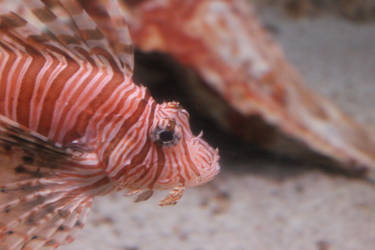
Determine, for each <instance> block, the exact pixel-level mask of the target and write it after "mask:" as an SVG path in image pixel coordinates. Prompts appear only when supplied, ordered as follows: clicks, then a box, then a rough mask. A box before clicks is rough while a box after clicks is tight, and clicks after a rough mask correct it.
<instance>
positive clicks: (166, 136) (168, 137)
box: [159, 130, 173, 142]
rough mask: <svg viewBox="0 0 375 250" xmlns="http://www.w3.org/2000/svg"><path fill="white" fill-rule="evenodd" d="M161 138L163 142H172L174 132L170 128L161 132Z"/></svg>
mask: <svg viewBox="0 0 375 250" xmlns="http://www.w3.org/2000/svg"><path fill="white" fill-rule="evenodd" d="M159 138H160V141H162V142H170V141H172V140H173V133H172V132H171V131H169V130H166V131H162V132H160V134H159Z"/></svg>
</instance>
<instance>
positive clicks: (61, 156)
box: [0, 0, 219, 250]
mask: <svg viewBox="0 0 375 250" xmlns="http://www.w3.org/2000/svg"><path fill="white" fill-rule="evenodd" d="M118 10H119V8H117V2H116V1H100V0H94V1H84V0H81V1H74V0H61V1H52V0H51V1H49V0H44V1H39V0H27V1H11V0H9V1H7V0H6V1H2V2H0V215H1V216H0V249H1V250H2V249H39V248H40V247H47V248H49V247H51V248H52V247H58V246H60V245H61V244H65V243H69V242H71V241H72V240H73V235H74V232H75V231H76V230H77V229H80V228H82V227H83V224H84V220H85V218H86V216H87V213H88V211H89V207H90V205H91V203H92V201H93V198H94V197H95V196H97V195H104V194H107V193H109V192H111V191H115V190H117V191H118V190H127V191H128V192H130V193H140V195H139V196H138V198H137V201H141V200H146V199H148V198H149V197H150V196H151V195H152V192H153V190H155V189H171V190H172V191H171V193H170V194H169V195H168V196H167V197H166V198H165V199H164V200H163V201H161V203H160V205H171V204H175V203H176V201H177V200H178V199H179V198H180V197H181V196H182V193H183V190H184V188H185V187H189V186H196V185H199V184H201V183H204V182H207V181H209V180H211V179H212V178H213V177H214V176H215V175H216V174H217V173H218V171H219V165H218V160H219V156H218V152H217V150H214V149H212V148H211V147H210V146H209V145H208V144H207V143H206V142H205V141H204V140H203V139H202V138H201V136H194V135H193V134H192V132H191V130H190V126H189V121H188V120H189V115H188V113H187V111H185V110H184V109H183V108H182V107H181V106H180V105H179V104H178V103H176V102H169V103H162V104H159V103H157V102H155V100H154V99H153V98H152V97H151V95H150V93H149V92H148V90H147V89H146V88H145V87H143V86H139V85H136V84H135V83H134V82H133V80H132V70H133V65H132V57H133V54H132V49H131V47H132V43H131V40H130V37H129V33H128V31H127V26H126V22H125V21H124V20H123V17H122V16H121V15H122V14H120V13H117V11H118Z"/></svg>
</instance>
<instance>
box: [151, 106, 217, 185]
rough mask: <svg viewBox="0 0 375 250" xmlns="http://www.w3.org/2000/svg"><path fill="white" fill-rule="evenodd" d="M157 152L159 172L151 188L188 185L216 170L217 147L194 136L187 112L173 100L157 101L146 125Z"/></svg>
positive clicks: (209, 177)
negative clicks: (148, 123)
mask: <svg viewBox="0 0 375 250" xmlns="http://www.w3.org/2000/svg"><path fill="white" fill-rule="evenodd" d="M150 137H151V141H152V143H153V147H154V150H155V151H156V152H157V154H158V159H159V161H158V162H154V164H156V165H157V166H155V167H157V168H159V171H160V173H159V176H158V178H157V181H156V183H155V188H160V189H167V188H171V187H176V186H184V187H192V186H197V185H200V184H203V183H205V182H208V181H210V180H212V179H213V178H214V177H215V176H216V175H217V174H218V173H219V170H220V166H219V163H218V161H219V153H218V149H213V148H212V147H211V146H210V145H209V144H208V143H207V142H206V141H204V140H203V138H202V133H200V135H198V136H194V135H193V133H192V131H191V129H190V125H189V113H188V112H187V111H186V110H185V109H183V108H182V107H181V106H180V104H179V103H177V102H168V103H163V104H158V105H157V107H156V111H155V116H154V121H153V123H152V127H151V129H150Z"/></svg>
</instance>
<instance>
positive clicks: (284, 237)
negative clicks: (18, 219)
mask: <svg viewBox="0 0 375 250" xmlns="http://www.w3.org/2000/svg"><path fill="white" fill-rule="evenodd" d="M250 2H252V3H253V4H254V5H255V7H256V9H257V14H258V17H259V18H260V19H261V21H262V23H263V25H264V27H265V28H266V29H267V30H268V31H269V32H270V33H271V35H272V36H273V38H274V39H275V40H276V41H277V42H278V43H279V45H281V46H282V48H283V49H284V50H285V54H286V56H287V58H288V60H289V62H290V63H292V64H293V65H295V67H296V68H297V69H298V70H299V71H300V73H301V75H302V76H303V78H304V80H305V82H306V83H307V84H308V86H309V87H310V88H312V89H314V90H315V91H317V92H319V93H321V94H322V95H324V96H326V97H328V98H329V99H330V100H332V101H333V102H334V103H336V104H338V106H339V107H341V108H342V109H343V110H344V111H346V112H347V113H349V114H350V115H352V116H353V117H355V118H356V119H357V120H358V121H359V122H361V123H363V124H367V125H368V126H373V127H374V128H375V112H374V111H373V108H374V107H375V42H374V41H375V29H374V24H375V18H374V17H375V1H374V0H363V1H361V0H251V1H250ZM135 68H136V75H135V78H136V79H137V81H136V82H141V83H144V84H146V83H147V84H149V87H150V89H151V92H152V95H153V96H154V97H156V98H157V99H159V100H160V101H166V100H179V101H180V102H181V103H182V104H183V105H184V106H185V107H186V108H187V109H188V110H189V112H190V113H191V116H192V126H193V129H194V130H195V131H196V132H198V131H200V130H202V129H203V130H204V131H205V135H204V137H205V139H206V140H207V141H209V143H210V144H211V145H213V146H215V147H216V146H217V147H219V149H220V154H221V166H222V171H221V173H220V174H219V176H218V177H217V178H216V179H215V180H214V181H212V182H211V183H208V184H206V185H204V186H201V187H198V188H192V189H188V190H187V191H186V192H185V195H184V196H183V198H182V200H181V201H180V202H179V203H178V204H177V205H176V206H174V207H166V208H161V207H159V206H157V203H158V201H159V200H160V199H161V198H162V197H163V195H164V194H158V195H155V196H154V197H152V198H151V200H150V201H147V202H144V203H133V202H132V198H127V197H123V195H122V193H118V194H113V195H110V196H108V197H102V198H98V199H97V200H96V202H95V203H94V206H93V209H92V213H91V214H90V216H89V221H88V223H87V225H86V227H85V229H84V230H83V231H82V232H81V233H80V234H79V235H78V237H77V238H78V240H76V241H75V242H74V243H73V244H71V245H68V246H66V247H63V248H62V249H65V250H73V249H80V250H86V249H87V250H99V249H110V250H112V249H113V250H147V249H150V250H165V249H186V250H211V249H215V250H221V249H223V250H247V249H251V250H349V249H351V250H373V249H375V186H374V185H375V184H373V183H370V182H368V181H365V180H363V179H361V178H357V177H355V176H352V175H351V174H350V173H347V172H343V171H342V170H340V169H338V168H335V167H332V166H331V165H330V164H325V163H326V159H324V157H322V156H319V155H318V156H316V155H314V156H312V155H313V153H311V154H310V153H309V154H299V155H296V156H295V157H294V156H293V154H282V153H280V152H278V151H277V152H275V151H269V150H265V149H264V148H260V147H257V143H256V140H255V143H253V144H249V143H244V142H243V141H241V139H240V138H238V137H236V136H235V135H232V134H230V133H227V132H225V131H222V130H221V129H220V128H218V126H217V124H216V123H215V122H214V121H212V120H210V119H209V118H208V117H207V116H205V115H204V114H202V113H201V112H198V111H199V110H200V107H199V105H198V104H197V103H196V102H194V100H192V99H191V98H190V97H189V96H188V95H186V94H185V93H186V91H185V85H184V84H183V83H184V79H185V76H186V72H184V69H182V67H181V66H179V65H176V63H175V62H173V61H172V60H171V59H170V58H169V57H168V56H165V55H160V54H151V55H150V54H142V53H140V52H137V54H136V66H135ZM144 72H148V73H147V74H146V75H147V77H145V74H144ZM179 83H180V84H179ZM255 122H256V121H255ZM259 126H266V125H264V124H260V125H259ZM262 138H263V137H261V138H258V140H262ZM295 145H297V147H298V148H301V149H302V151H306V152H308V151H309V149H308V148H307V147H306V146H304V145H300V144H294V147H296V146H295ZM291 147H293V143H291ZM286 151H288V150H286Z"/></svg>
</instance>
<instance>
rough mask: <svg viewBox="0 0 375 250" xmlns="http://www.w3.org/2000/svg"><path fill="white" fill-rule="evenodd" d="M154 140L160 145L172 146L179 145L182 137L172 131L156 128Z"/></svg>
mask: <svg viewBox="0 0 375 250" xmlns="http://www.w3.org/2000/svg"><path fill="white" fill-rule="evenodd" d="M153 139H154V141H155V142H156V143H158V144H160V145H163V146H172V145H176V144H177V142H178V141H179V139H180V137H179V136H178V135H177V134H176V133H175V132H174V131H172V130H169V129H162V128H156V129H155V130H154V133H153Z"/></svg>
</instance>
